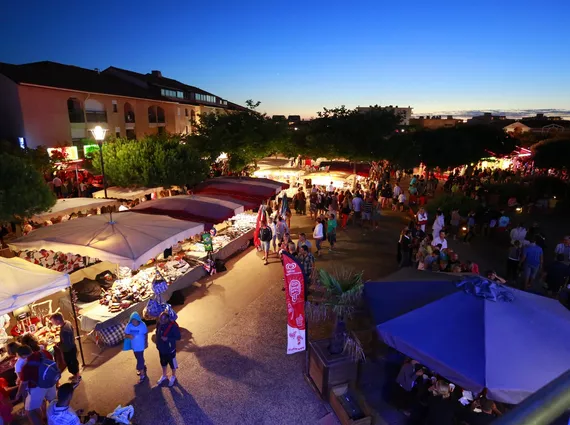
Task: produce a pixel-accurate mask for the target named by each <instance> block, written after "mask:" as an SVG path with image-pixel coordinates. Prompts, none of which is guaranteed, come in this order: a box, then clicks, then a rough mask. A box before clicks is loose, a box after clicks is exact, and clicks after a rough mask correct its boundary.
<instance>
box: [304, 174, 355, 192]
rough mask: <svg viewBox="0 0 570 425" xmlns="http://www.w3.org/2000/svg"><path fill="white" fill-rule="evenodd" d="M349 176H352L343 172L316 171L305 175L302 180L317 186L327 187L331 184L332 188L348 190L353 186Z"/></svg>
mask: <svg viewBox="0 0 570 425" xmlns="http://www.w3.org/2000/svg"><path fill="white" fill-rule="evenodd" d="M351 176H354V175H352V174H350V173H348V172H343V171H317V172H314V173H310V174H305V175H304V176H303V180H305V181H308V180H310V183H311V184H316V185H317V186H329V185H330V184H331V182H332V184H333V186H334V187H336V188H338V189H350V188H352V184H353V181H352V180H351ZM352 178H354V177H352Z"/></svg>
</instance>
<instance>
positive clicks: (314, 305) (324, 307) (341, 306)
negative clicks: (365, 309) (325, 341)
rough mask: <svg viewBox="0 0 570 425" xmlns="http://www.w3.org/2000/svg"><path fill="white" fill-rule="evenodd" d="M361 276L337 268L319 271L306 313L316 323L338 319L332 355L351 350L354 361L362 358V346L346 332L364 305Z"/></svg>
mask: <svg viewBox="0 0 570 425" xmlns="http://www.w3.org/2000/svg"><path fill="white" fill-rule="evenodd" d="M363 289H364V283H363V282H362V273H354V272H353V271H352V270H349V269H337V270H335V271H334V272H333V273H329V272H327V271H326V270H324V269H319V270H318V272H317V279H316V288H315V290H313V291H312V293H311V295H310V298H309V300H308V301H307V314H308V317H309V318H311V319H313V320H317V321H318V320H321V321H322V320H327V319H329V318H331V317H333V318H334V319H335V327H334V331H333V334H332V336H331V342H330V345H329V352H330V353H331V354H340V353H342V352H343V351H344V350H345V349H347V348H350V350H351V351H352V354H353V355H354V357H355V358H357V359H358V358H363V357H364V353H363V351H362V347H360V344H359V343H358V342H357V341H356V340H354V339H353V338H352V337H350V335H348V332H347V330H346V323H345V320H347V319H350V318H352V317H353V315H354V313H355V311H356V308H357V307H358V306H359V305H360V303H361V302H362V291H363Z"/></svg>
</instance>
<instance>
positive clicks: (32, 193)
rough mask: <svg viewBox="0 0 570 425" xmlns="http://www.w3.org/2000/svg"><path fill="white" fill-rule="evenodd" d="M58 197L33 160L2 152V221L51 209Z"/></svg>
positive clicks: (0, 201)
mask: <svg viewBox="0 0 570 425" xmlns="http://www.w3.org/2000/svg"><path fill="white" fill-rule="evenodd" d="M55 201H56V198H55V195H54V193H53V192H52V191H51V190H50V189H49V187H48V186H47V184H46V182H45V180H44V178H43V177H42V175H41V174H40V172H39V171H38V170H37V169H36V168H35V166H34V165H33V161H32V160H26V159H24V158H22V157H18V156H15V155H11V154H8V153H2V154H0V221H2V222H4V221H10V222H11V221H21V220H22V219H24V218H29V217H31V216H33V215H34V214H39V213H42V212H44V211H47V210H48V209H50V208H51V207H52V206H53V205H54V204H55Z"/></svg>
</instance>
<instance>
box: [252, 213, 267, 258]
mask: <svg viewBox="0 0 570 425" xmlns="http://www.w3.org/2000/svg"><path fill="white" fill-rule="evenodd" d="M264 219H265V207H264V206H263V205H260V206H259V210H258V211H257V220H256V221H255V232H254V233H253V245H254V246H255V247H256V248H257V249H261V248H260V247H261V241H260V240H259V229H261V222H262V221H263V220H264Z"/></svg>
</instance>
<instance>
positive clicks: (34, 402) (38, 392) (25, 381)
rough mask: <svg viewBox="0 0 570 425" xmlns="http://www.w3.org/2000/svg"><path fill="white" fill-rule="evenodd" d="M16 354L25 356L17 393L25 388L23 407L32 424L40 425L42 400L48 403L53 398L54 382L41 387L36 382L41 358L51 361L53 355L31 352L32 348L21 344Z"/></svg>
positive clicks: (41, 422)
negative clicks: (48, 386)
mask: <svg viewBox="0 0 570 425" xmlns="http://www.w3.org/2000/svg"><path fill="white" fill-rule="evenodd" d="M18 356H21V357H23V358H26V359H27V360H26V364H25V365H24V367H23V368H22V382H21V383H20V388H19V390H18V393H19V394H22V393H23V391H25V390H26V389H27V391H28V395H27V396H26V400H25V402H24V409H25V411H26V413H27V415H28V418H29V419H30V422H31V423H32V424H33V425H42V424H43V420H42V408H43V406H44V402H45V401H47V402H48V403H49V402H51V401H53V400H55V397H56V395H57V394H56V388H55V386H56V385H55V383H54V384H53V386H52V387H50V388H41V387H40V386H39V385H38V383H39V381H40V366H39V363H40V362H42V359H47V360H50V361H53V357H52V355H51V354H49V353H48V352H46V351H38V352H37V353H33V352H32V349H31V348H30V347H29V346H27V345H22V346H21V347H20V348H19V349H18Z"/></svg>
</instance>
